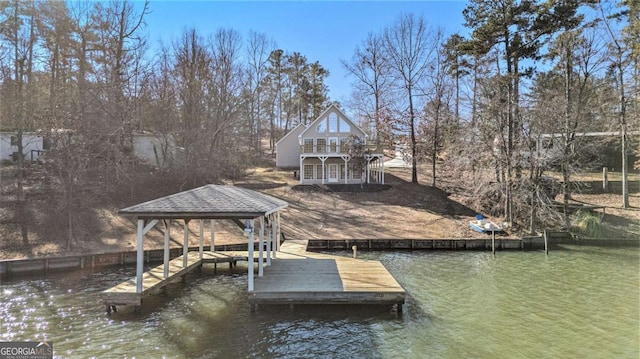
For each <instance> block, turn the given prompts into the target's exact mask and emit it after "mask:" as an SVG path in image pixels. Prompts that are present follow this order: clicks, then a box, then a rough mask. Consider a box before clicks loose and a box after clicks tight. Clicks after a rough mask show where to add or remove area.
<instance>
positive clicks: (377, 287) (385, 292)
mask: <svg viewBox="0 0 640 359" xmlns="http://www.w3.org/2000/svg"><path fill="white" fill-rule="evenodd" d="M307 244H308V241H306V240H304V241H299V240H287V241H286V242H284V243H283V244H282V246H281V251H279V252H277V259H271V265H269V266H265V267H264V275H263V276H259V277H256V278H255V288H254V290H253V291H250V292H249V293H248V301H249V304H251V306H252V307H254V306H255V305H256V304H319V303H321V304H398V310H399V311H401V310H402V304H403V303H404V300H405V291H404V289H402V287H401V286H400V284H398V282H397V281H396V280H395V279H394V278H393V276H392V275H391V274H390V273H389V272H388V271H387V270H386V269H385V268H384V266H383V265H382V263H380V262H378V261H371V260H361V259H353V258H346V257H340V256H334V255H328V254H321V253H313V252H307V250H306V248H307ZM187 259H188V261H187V266H186V267H184V266H183V256H180V257H177V258H174V259H173V260H171V261H170V262H169V276H168V277H167V278H164V266H163V265H159V266H157V267H154V268H152V269H150V270H149V271H147V272H145V273H144V274H143V290H142V293H136V278H135V277H134V278H132V279H130V280H128V281H125V282H122V283H120V284H118V285H116V286H114V287H112V288H110V289H107V290H105V291H104V292H102V301H103V303H104V304H105V305H106V306H107V311H108V312H109V311H110V309H111V307H112V306H114V305H135V306H140V305H141V304H142V299H143V297H145V296H147V295H150V294H151V293H153V292H155V291H157V290H159V289H161V288H163V287H165V286H167V285H168V284H169V283H171V282H173V281H175V280H177V279H178V278H180V277H182V276H184V275H186V274H187V273H189V272H191V271H193V270H195V269H198V268H199V267H200V266H201V265H202V264H203V263H234V262H237V261H248V259H249V254H248V252H247V251H225V252H220V251H218V252H210V251H204V252H203V256H202V259H201V258H200V256H199V253H198V252H189V255H188V257H187ZM257 259H258V252H257V251H255V252H254V260H257Z"/></svg>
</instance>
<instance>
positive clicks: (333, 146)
mask: <svg viewBox="0 0 640 359" xmlns="http://www.w3.org/2000/svg"><path fill="white" fill-rule="evenodd" d="M329 152H331V153H336V152H338V139H337V138H335V137H332V138H330V139H329Z"/></svg>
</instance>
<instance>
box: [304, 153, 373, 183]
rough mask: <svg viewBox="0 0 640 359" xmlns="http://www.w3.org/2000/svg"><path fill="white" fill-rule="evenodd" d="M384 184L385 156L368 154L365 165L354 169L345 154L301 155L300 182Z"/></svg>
mask: <svg viewBox="0 0 640 359" xmlns="http://www.w3.org/2000/svg"><path fill="white" fill-rule="evenodd" d="M360 183H380V184H384V156H383V155H382V154H368V155H366V156H365V166H364V168H363V170H362V172H360V171H354V170H353V169H352V166H351V165H350V157H349V156H348V155H345V154H302V155H300V184H320V185H324V184H360Z"/></svg>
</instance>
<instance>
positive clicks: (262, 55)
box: [247, 31, 275, 155]
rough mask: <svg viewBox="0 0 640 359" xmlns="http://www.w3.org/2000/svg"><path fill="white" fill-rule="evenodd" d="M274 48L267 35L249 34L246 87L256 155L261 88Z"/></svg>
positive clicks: (260, 133)
mask: <svg viewBox="0 0 640 359" xmlns="http://www.w3.org/2000/svg"><path fill="white" fill-rule="evenodd" d="M274 48H275V43H274V42H273V41H269V40H268V39H267V35H265V34H262V33H257V32H253V31H251V32H249V39H248V43H247V54H248V60H249V61H248V70H249V76H248V81H247V86H248V90H249V93H250V95H251V97H250V109H249V111H250V112H249V113H250V117H251V121H250V122H251V125H250V126H251V134H252V135H253V136H255V138H254V147H255V151H256V153H257V154H258V155H260V154H261V153H262V151H261V148H260V146H261V142H262V107H263V96H262V92H263V87H264V85H265V83H264V82H265V77H266V76H267V66H268V64H269V54H271V51H273V49H274Z"/></svg>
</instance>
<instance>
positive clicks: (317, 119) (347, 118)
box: [300, 103, 367, 137]
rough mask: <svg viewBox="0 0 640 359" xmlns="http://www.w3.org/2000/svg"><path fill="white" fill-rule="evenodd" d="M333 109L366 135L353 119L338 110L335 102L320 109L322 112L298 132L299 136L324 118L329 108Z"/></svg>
mask: <svg viewBox="0 0 640 359" xmlns="http://www.w3.org/2000/svg"><path fill="white" fill-rule="evenodd" d="M332 109H333V110H335V111H336V112H337V113H338V114H339V115H340V116H341V117H343V118H344V119H345V120H347V121H348V122H349V124H350V125H351V126H353V127H355V128H357V129H358V131H360V132H362V133H363V134H364V135H365V137H366V136H367V134H366V133H365V132H364V131H363V130H362V129H361V128H360V126H358V125H356V124H355V123H353V121H351V119H350V118H349V116H347V115H345V114H344V112H342V110H340V109H339V108H338V106H336V105H335V104H333V103H332V104H331V106H329V107H327V109H326V110H324V111H322V113H321V114H320V116H318V117H316V119H315V120H313V122H311V123H310V124H309V126H307V128H306V129H305V130H304V131H302V133H300V136H303V135H304V133H305V132H307V131H308V130H309V129H310V128H312V127H313V126H315V125H316V123H317V122H318V121H320V120H322V119H324V117H325V116H326V115H327V114H328V113H329V112H330V111H331V110H332Z"/></svg>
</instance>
